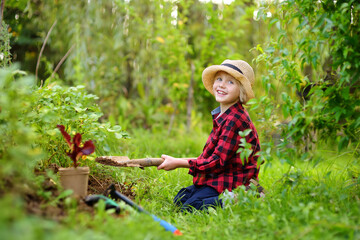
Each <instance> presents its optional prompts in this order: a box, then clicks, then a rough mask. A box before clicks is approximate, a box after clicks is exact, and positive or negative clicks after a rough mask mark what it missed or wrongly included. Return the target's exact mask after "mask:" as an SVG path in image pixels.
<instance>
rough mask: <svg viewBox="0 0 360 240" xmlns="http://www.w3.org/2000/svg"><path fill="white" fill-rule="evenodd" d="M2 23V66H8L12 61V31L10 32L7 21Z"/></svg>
mask: <svg viewBox="0 0 360 240" xmlns="http://www.w3.org/2000/svg"><path fill="white" fill-rule="evenodd" d="M0 24H1V25H0V67H7V66H9V65H10V63H11V53H10V49H11V46H10V37H11V33H9V32H8V25H7V24H5V22H0Z"/></svg>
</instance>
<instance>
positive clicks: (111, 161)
mask: <svg viewBox="0 0 360 240" xmlns="http://www.w3.org/2000/svg"><path fill="white" fill-rule="evenodd" d="M95 161H96V162H98V163H101V164H104V165H109V166H115V167H151V166H159V165H160V164H161V163H163V161H164V160H163V159H162V158H140V159H131V160H130V159H129V158H128V157H126V156H100V157H97V158H96V159H95Z"/></svg>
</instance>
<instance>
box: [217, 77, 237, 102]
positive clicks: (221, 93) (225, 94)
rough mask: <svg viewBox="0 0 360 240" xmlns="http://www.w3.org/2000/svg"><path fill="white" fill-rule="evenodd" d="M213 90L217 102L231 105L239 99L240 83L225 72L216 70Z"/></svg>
mask: <svg viewBox="0 0 360 240" xmlns="http://www.w3.org/2000/svg"><path fill="white" fill-rule="evenodd" d="M213 91H214V95H215V99H216V101H217V102H219V103H220V104H223V105H233V104H234V103H236V102H237V101H239V97H240V83H239V82H238V81H237V80H236V79H235V78H233V77H232V76H231V75H230V74H228V73H226V72H222V71H221V72H217V73H216V75H215V79H214V85H213Z"/></svg>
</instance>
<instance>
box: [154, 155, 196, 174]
mask: <svg viewBox="0 0 360 240" xmlns="http://www.w3.org/2000/svg"><path fill="white" fill-rule="evenodd" d="M161 158H163V159H164V162H163V163H162V164H160V165H159V166H158V168H157V169H158V170H160V169H164V170H166V171H170V170H174V169H176V168H189V167H190V165H189V162H188V160H186V159H181V158H174V157H171V156H168V155H164V154H163V155H161Z"/></svg>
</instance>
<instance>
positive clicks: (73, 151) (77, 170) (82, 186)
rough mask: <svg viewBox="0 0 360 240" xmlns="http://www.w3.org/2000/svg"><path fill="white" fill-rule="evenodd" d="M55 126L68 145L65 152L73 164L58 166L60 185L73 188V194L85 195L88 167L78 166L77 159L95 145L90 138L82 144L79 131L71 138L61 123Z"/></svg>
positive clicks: (92, 149)
mask: <svg viewBox="0 0 360 240" xmlns="http://www.w3.org/2000/svg"><path fill="white" fill-rule="evenodd" d="M57 127H58V128H59V130H60V132H61V134H62V135H63V136H64V138H65V140H66V143H67V144H68V146H69V147H70V151H68V152H66V154H67V155H68V156H69V157H70V158H71V160H72V162H73V165H74V166H73V167H70V168H59V174H60V182H61V185H62V186H63V187H64V188H65V189H71V190H73V192H74V195H77V196H80V197H85V196H86V195H87V187H88V179H89V173H90V169H89V167H79V166H78V165H79V163H78V160H79V159H80V158H81V157H82V156H84V155H89V154H91V153H93V152H94V151H95V146H94V144H93V142H92V141H91V140H88V141H86V142H85V143H84V144H82V143H81V138H82V137H81V134H80V133H76V134H75V136H74V137H73V139H72V140H71V137H70V135H69V134H68V133H67V132H66V131H65V127H64V126H63V125H57Z"/></svg>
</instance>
